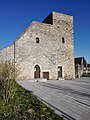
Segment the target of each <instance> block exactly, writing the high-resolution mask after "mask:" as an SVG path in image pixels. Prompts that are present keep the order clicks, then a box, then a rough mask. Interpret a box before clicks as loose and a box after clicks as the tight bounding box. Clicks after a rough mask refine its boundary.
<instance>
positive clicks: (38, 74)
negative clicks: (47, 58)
mask: <svg viewBox="0 0 90 120" xmlns="http://www.w3.org/2000/svg"><path fill="white" fill-rule="evenodd" d="M34 69H35V71H34V78H40V67H39V66H38V65H36V66H35V67H34Z"/></svg>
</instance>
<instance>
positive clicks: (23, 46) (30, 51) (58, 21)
mask: <svg viewBox="0 0 90 120" xmlns="http://www.w3.org/2000/svg"><path fill="white" fill-rule="evenodd" d="M5 60H11V61H12V60H13V61H14V62H15V66H18V67H19V68H20V74H19V78H18V79H28V80H29V79H34V78H46V79H73V78H75V67H74V35H73V17H72V16H70V15H66V14H61V13H57V12H52V13H51V14H50V15H49V16H47V17H46V18H45V19H44V20H43V22H42V23H41V22H36V21H33V22H32V23H31V24H30V26H29V27H28V28H27V29H26V30H25V31H24V32H23V33H22V35H21V36H20V37H19V38H18V39H17V40H16V41H15V42H14V44H13V45H11V46H8V47H6V48H3V49H1V50H0V61H5Z"/></svg>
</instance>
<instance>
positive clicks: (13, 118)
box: [0, 83, 63, 120]
mask: <svg viewBox="0 0 90 120" xmlns="http://www.w3.org/2000/svg"><path fill="white" fill-rule="evenodd" d="M16 84H17V83H16ZM0 120H63V118H62V117H60V116H58V115H57V114H55V112H54V111H53V110H51V109H50V108H49V107H47V106H46V105H44V104H43V103H42V102H41V101H39V100H38V99H37V98H36V97H35V96H34V95H32V94H31V93H30V92H29V91H27V90H25V89H24V88H22V87H21V86H19V85H18V84H17V90H16V92H15V95H14V97H13V99H12V100H11V101H10V102H8V103H5V102H4V101H3V99H2V96H1V95H0Z"/></svg>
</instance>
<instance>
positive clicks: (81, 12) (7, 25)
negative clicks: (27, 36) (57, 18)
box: [0, 0, 90, 63]
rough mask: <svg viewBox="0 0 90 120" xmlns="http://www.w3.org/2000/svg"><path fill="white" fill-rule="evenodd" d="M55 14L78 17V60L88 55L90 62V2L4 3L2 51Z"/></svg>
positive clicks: (28, 0)
mask: <svg viewBox="0 0 90 120" xmlns="http://www.w3.org/2000/svg"><path fill="white" fill-rule="evenodd" d="M52 11H56V12H61V13H66V14H70V15H73V16H74V45H75V46H74V49H75V57H78V56H84V57H85V59H86V60H87V62H89V63H90V0H0V48H3V47H6V46H8V45H10V44H12V43H13V42H14V41H15V40H16V39H17V38H18V37H19V36H20V35H21V33H22V32H23V31H24V30H25V29H26V28H27V27H28V26H29V24H30V23H31V22H32V21H40V22H41V21H42V20H43V19H44V18H45V17H46V16H47V15H48V14H49V13H51V12H52Z"/></svg>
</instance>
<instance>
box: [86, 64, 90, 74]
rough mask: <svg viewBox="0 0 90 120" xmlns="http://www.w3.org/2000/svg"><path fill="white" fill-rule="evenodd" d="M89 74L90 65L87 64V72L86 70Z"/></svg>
mask: <svg viewBox="0 0 90 120" xmlns="http://www.w3.org/2000/svg"><path fill="white" fill-rule="evenodd" d="M86 73H87V74H90V64H88V63H87V70H86Z"/></svg>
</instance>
